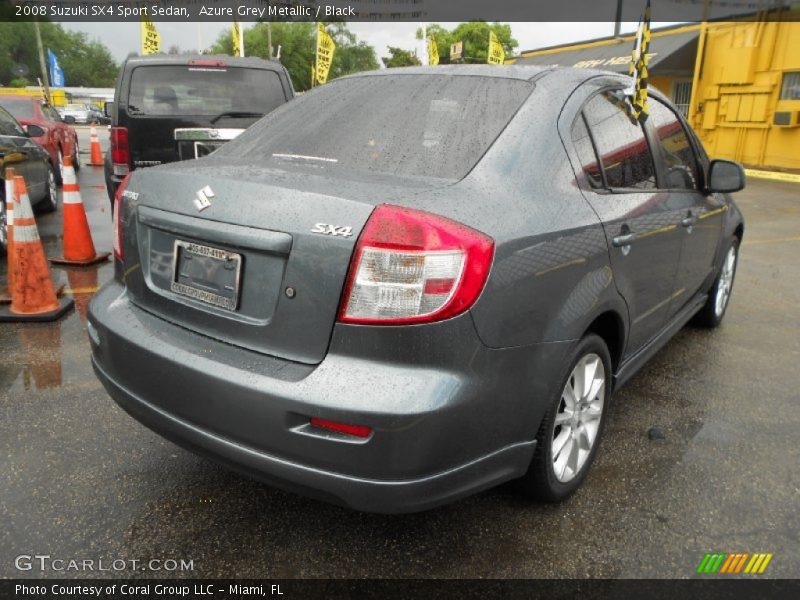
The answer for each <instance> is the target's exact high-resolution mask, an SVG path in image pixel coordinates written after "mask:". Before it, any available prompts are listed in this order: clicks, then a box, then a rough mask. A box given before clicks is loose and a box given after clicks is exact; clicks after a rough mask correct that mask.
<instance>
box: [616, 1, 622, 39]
mask: <svg viewBox="0 0 800 600" xmlns="http://www.w3.org/2000/svg"><path fill="white" fill-rule="evenodd" d="M621 28H622V0H617V14H616V15H615V17H614V37H615V38H617V37H619V34H620V30H621Z"/></svg>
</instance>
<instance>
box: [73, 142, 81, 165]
mask: <svg viewBox="0 0 800 600" xmlns="http://www.w3.org/2000/svg"><path fill="white" fill-rule="evenodd" d="M72 166H73V167H75V172H76V173H77V172H78V171H80V170H81V149H80V148H79V147H78V142H77V140H76V141H75V143H74V144H72Z"/></svg>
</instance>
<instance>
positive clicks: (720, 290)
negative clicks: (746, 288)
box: [694, 236, 739, 329]
mask: <svg viewBox="0 0 800 600" xmlns="http://www.w3.org/2000/svg"><path fill="white" fill-rule="evenodd" d="M722 257H723V258H722V264H720V266H719V271H718V272H717V276H716V277H715V278H714V284H713V285H712V286H711V291H710V292H709V294H708V300H706V303H705V304H704V305H703V308H701V309H700V311H699V312H698V313H697V315H696V316H695V318H694V323H695V324H696V325H699V326H700V327H708V328H709V329H713V328H715V327H719V325H720V323H722V319H723V318H724V317H725V313H726V312H727V310H728V305H729V304H730V300H731V294H732V293H733V282H734V280H735V279H736V267H737V266H738V265H739V238H737V237H735V236H734V237H733V238H731V239H730V241H728V244H727V246H726V250H725V253H724V254H723V255H722Z"/></svg>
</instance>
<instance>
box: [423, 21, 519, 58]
mask: <svg viewBox="0 0 800 600" xmlns="http://www.w3.org/2000/svg"><path fill="white" fill-rule="evenodd" d="M427 29H428V31H427V33H428V37H430V36H431V35H433V37H434V39H435V40H436V47H437V48H438V49H439V63H440V64H447V63H449V62H450V45H451V44H452V43H454V42H458V41H462V42H464V53H463V60H464V62H468V63H485V62H486V58H487V56H488V54H489V32H490V31H493V32H494V34H495V35H496V36H497V39H498V41H499V42H500V43H501V44H503V48H504V49H505V51H506V55H508V56H510V55H512V54H513V53H514V49H515V48H516V47H517V46H519V42H517V40H515V39H514V38H513V37H511V25H508V24H504V23H491V24H490V23H486V22H485V21H471V22H469V23H460V24H459V25H458V26H456V27H455V28H454V29H453V30H451V31H448V30H447V29H445V28H444V27H442V26H441V25H439V24H438V23H434V24H432V25H428V28H427ZM417 39H418V40H421V39H422V28H421V27H420V28H419V29H417Z"/></svg>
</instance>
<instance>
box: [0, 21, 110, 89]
mask: <svg viewBox="0 0 800 600" xmlns="http://www.w3.org/2000/svg"><path fill="white" fill-rule="evenodd" d="M40 28H41V32H42V43H43V45H44V47H45V48H49V49H51V50H52V51H53V52H54V53H55V54H56V56H57V57H58V61H59V64H60V65H61V68H62V70H63V71H64V79H65V81H66V85H68V86H88V87H111V86H113V85H114V81H115V80H116V78H117V72H118V70H119V67H118V65H117V64H116V63H115V62H114V59H113V58H112V57H111V53H110V52H109V51H108V48H106V47H105V46H104V45H103V44H101V43H100V42H99V41H97V40H90V39H89V37H88V36H87V35H86V34H85V33H82V32H77V31H66V30H65V29H64V28H63V27H61V25H59V24H56V23H49V22H42V23H40ZM35 39H36V38H35V34H34V28H33V23H23V22H14V23H9V22H0V83H3V84H6V85H8V84H10V83H11V80H12V79H16V78H18V75H17V72H16V70H17V69H19V67H20V66H21V67H22V68H23V69H27V71H28V75H26V76H25V77H26V78H28V79H31V80H34V81H35V80H36V78H37V77H41V72H40V69H39V55H38V53H37V50H36V42H35V41H34V40H35Z"/></svg>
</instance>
